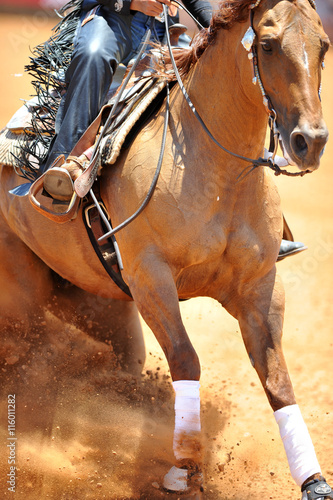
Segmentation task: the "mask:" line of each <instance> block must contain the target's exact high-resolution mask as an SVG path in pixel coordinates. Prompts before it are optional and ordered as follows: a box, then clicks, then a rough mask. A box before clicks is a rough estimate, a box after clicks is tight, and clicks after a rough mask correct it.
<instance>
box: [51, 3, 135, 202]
mask: <svg viewBox="0 0 333 500" xmlns="http://www.w3.org/2000/svg"><path fill="white" fill-rule="evenodd" d="M81 21H82V20H81ZM130 26H131V17H130V16H120V15H119V14H116V13H114V12H111V11H108V10H107V9H103V8H100V9H98V11H97V12H96V14H95V16H94V17H93V18H92V19H91V20H90V21H88V22H87V23H85V24H84V25H83V26H82V25H81V26H80V28H79V31H78V34H77V38H76V41H75V48H74V51H73V55H72V60H71V63H70V65H69V68H68V70H67V72H66V85H67V86H66V94H65V96H64V98H63V100H62V102H61V105H60V108H59V111H58V114H57V119H56V136H55V138H54V140H53V143H52V146H51V148H50V151H49V155H48V159H47V163H46V166H45V167H44V169H45V170H47V169H48V168H49V167H50V166H51V165H52V163H53V162H54V160H55V159H56V158H57V157H58V156H59V155H60V154H63V155H64V156H65V158H66V157H67V156H68V155H69V154H70V152H71V151H72V149H73V147H74V145H75V144H76V142H77V141H78V139H79V138H80V137H81V136H82V134H83V133H84V131H85V130H86V129H87V128H88V126H89V125H90V123H91V122H92V121H93V120H94V119H95V118H96V116H97V115H98V113H99V111H100V109H101V107H102V106H103V104H104V102H105V99H106V95H107V92H108V90H109V87H110V84H111V82H112V78H113V74H114V72H115V70H116V67H117V65H118V64H119V62H121V61H122V60H123V59H124V58H125V57H126V56H127V54H129V53H130V51H131V36H130ZM72 167H73V168H75V164H74V165H72ZM66 168H67V166H66ZM76 168H78V166H77V164H76ZM58 170H59V169H58ZM64 170H65V172H66V169H64ZM79 171H80V169H79ZM49 172H51V171H50V170H49ZM55 174H56V172H52V173H51V174H50V175H48V174H47V175H46V177H45V181H44V188H45V189H46V191H48V192H49V189H50V190H51V191H52V192H49V194H51V196H53V197H55V198H57V199H64V196H63V195H64V194H65V199H66V197H67V194H66V193H67V191H68V190H69V191H70V192H72V187H71V184H70V183H71V176H70V175H68V174H67V175H66V173H63V177H62V174H61V170H60V172H58V175H57V176H56V175H55ZM68 183H69V184H68ZM54 189H55V190H56V191H55V192H53V191H54ZM57 193H59V196H60V198H59V197H57ZM69 197H70V196H69Z"/></svg>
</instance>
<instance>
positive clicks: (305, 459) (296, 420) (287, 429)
mask: <svg viewBox="0 0 333 500" xmlns="http://www.w3.org/2000/svg"><path fill="white" fill-rule="evenodd" d="M274 416H275V420H276V422H277V424H278V426H279V430H280V436H281V439H282V442H283V446H284V449H285V452H286V455H287V459H288V464H289V468H290V472H291V475H292V477H293V479H294V481H295V483H296V484H297V485H298V486H302V484H303V483H304V481H306V480H307V479H308V478H309V477H310V476H313V475H314V474H321V469H320V466H319V463H318V460H317V457H316V452H315V450H314V447H313V444H312V440H311V437H310V434H309V431H308V428H307V426H306V424H305V422H304V420H303V417H302V414H301V411H300V409H299V406H298V405H296V404H295V405H290V406H285V407H284V408H281V409H280V410H277V411H275V412H274Z"/></svg>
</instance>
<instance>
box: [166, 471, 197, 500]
mask: <svg viewBox="0 0 333 500" xmlns="http://www.w3.org/2000/svg"><path fill="white" fill-rule="evenodd" d="M202 483H203V475H202V472H195V473H194V474H191V473H190V472H189V471H188V469H180V468H179V467H175V466H173V467H171V469H170V470H169V472H168V473H167V474H166V475H165V476H164V480H163V487H164V488H165V489H166V490H168V491H172V492H174V493H179V494H182V500H186V499H187V498H191V500H194V499H195V500H199V499H201V497H202V495H201V493H202ZM183 494H186V495H185V496H183Z"/></svg>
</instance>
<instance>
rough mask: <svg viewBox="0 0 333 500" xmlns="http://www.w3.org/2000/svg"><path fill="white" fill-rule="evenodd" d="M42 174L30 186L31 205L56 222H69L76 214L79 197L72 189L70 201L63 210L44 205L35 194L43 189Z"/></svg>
mask: <svg viewBox="0 0 333 500" xmlns="http://www.w3.org/2000/svg"><path fill="white" fill-rule="evenodd" d="M44 176H45V174H43V175H41V176H40V177H39V178H38V179H37V180H36V181H35V182H34V183H33V184H32V185H31V187H30V190H29V200H30V202H31V204H32V206H33V207H34V209H35V210H37V212H39V213H40V214H42V215H44V217H47V218H48V219H50V220H52V221H53V222H57V223H58V224H64V223H65V222H69V221H70V220H72V219H73V218H74V217H75V216H76V213H77V210H78V208H79V203H80V198H79V197H78V195H77V194H76V193H75V191H74V193H73V196H72V198H71V200H70V202H69V203H68V206H67V209H66V210H65V212H57V211H52V210H50V209H49V208H47V207H46V206H44V205H42V204H41V203H40V202H39V201H38V200H37V198H36V196H37V195H38V194H40V193H41V192H42V191H43V186H44Z"/></svg>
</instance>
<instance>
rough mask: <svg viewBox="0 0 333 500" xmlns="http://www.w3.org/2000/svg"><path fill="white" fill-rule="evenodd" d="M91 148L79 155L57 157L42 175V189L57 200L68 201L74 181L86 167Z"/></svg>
mask: <svg viewBox="0 0 333 500" xmlns="http://www.w3.org/2000/svg"><path fill="white" fill-rule="evenodd" d="M91 149H92V148H90V149H89V150H87V151H85V152H84V153H83V154H82V155H81V156H79V157H77V156H68V158H67V160H65V157H64V156H60V157H58V158H57V159H56V160H55V161H54V163H53V165H51V167H50V169H49V170H48V171H47V172H46V173H45V176H44V184H43V188H44V190H45V191H46V192H47V193H48V194H49V195H50V196H51V197H52V198H53V199H54V200H58V201H70V200H71V198H72V196H73V194H74V181H75V180H76V179H77V178H78V177H79V176H80V175H81V174H82V172H83V171H84V170H85V169H86V168H87V167H88V165H89V161H90V157H91Z"/></svg>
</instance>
